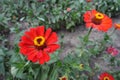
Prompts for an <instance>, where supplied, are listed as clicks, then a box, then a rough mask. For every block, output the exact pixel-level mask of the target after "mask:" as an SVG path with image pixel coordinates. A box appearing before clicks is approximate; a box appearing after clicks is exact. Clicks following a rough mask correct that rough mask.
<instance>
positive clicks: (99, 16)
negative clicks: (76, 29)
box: [92, 12, 104, 25]
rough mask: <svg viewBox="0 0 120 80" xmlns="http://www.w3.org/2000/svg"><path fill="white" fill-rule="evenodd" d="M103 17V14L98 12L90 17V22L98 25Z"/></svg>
mask: <svg viewBox="0 0 120 80" xmlns="http://www.w3.org/2000/svg"><path fill="white" fill-rule="evenodd" d="M103 18H104V15H103V14H102V13H99V12H98V13H96V14H95V15H94V17H93V18H92V22H93V23H94V24H96V25H100V24H101V23H102V20H103Z"/></svg>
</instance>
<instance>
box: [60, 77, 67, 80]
mask: <svg viewBox="0 0 120 80" xmlns="http://www.w3.org/2000/svg"><path fill="white" fill-rule="evenodd" d="M59 79H60V80H68V77H67V76H62V77H60V78H59Z"/></svg>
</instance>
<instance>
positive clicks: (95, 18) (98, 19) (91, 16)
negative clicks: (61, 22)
mask: <svg viewBox="0 0 120 80" xmlns="http://www.w3.org/2000/svg"><path fill="white" fill-rule="evenodd" d="M84 21H85V22H86V27H87V28H89V27H92V28H95V29H97V30H100V31H104V32H106V31H107V30H108V29H109V28H111V27H112V19H110V18H109V17H108V16H107V15H105V14H103V13H100V12H97V11H96V10H91V11H87V12H86V13H85V14H84Z"/></svg>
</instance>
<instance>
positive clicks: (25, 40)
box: [21, 36, 33, 44]
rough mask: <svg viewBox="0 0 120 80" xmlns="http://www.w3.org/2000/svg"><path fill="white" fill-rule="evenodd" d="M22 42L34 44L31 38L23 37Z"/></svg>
mask: <svg viewBox="0 0 120 80" xmlns="http://www.w3.org/2000/svg"><path fill="white" fill-rule="evenodd" d="M21 41H23V42H26V43H29V44H32V43H33V41H32V40H31V39H30V38H29V37H27V36H22V37H21Z"/></svg>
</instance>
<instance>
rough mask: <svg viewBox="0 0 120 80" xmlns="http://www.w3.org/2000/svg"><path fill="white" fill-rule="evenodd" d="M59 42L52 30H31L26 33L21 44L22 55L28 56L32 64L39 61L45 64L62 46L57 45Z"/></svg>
mask: <svg viewBox="0 0 120 80" xmlns="http://www.w3.org/2000/svg"><path fill="white" fill-rule="evenodd" d="M57 41H58V37H57V34H56V32H52V30H51V28H48V29H47V30H46V31H45V27H44V26H38V27H36V28H30V30H28V31H25V33H24V35H23V36H22V37H21V41H20V42H19V46H20V53H22V54H23V55H25V56H27V59H28V60H31V61H32V62H37V61H39V63H40V64H44V63H45V62H48V61H49V60H50V56H49V55H50V53H53V52H54V51H55V50H57V49H58V48H59V47H60V46H59V45H58V44H55V43H56V42H57Z"/></svg>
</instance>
